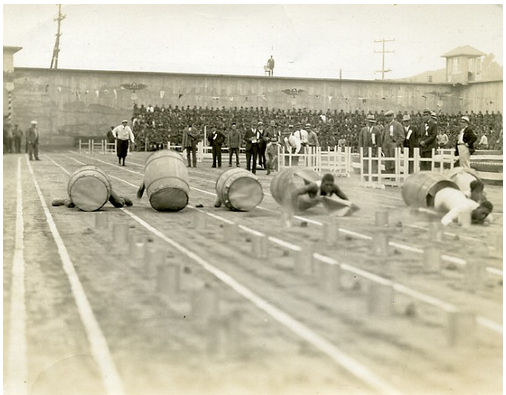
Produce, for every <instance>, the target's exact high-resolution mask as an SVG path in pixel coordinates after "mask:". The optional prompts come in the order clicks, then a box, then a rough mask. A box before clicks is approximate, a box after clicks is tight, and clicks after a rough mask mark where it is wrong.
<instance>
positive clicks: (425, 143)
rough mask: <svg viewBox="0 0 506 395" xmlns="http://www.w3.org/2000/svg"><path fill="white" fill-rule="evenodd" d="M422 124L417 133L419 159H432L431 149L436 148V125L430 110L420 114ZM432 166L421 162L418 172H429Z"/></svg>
mask: <svg viewBox="0 0 506 395" xmlns="http://www.w3.org/2000/svg"><path fill="white" fill-rule="evenodd" d="M422 121H423V123H422V124H421V125H420V130H419V131H418V138H419V145H420V157H421V158H422V159H423V158H432V149H433V148H434V149H436V148H437V123H436V120H435V119H434V118H433V117H432V115H431V111H430V110H427V109H425V110H423V113H422ZM431 169H432V164H431V163H430V162H421V163H420V170H431Z"/></svg>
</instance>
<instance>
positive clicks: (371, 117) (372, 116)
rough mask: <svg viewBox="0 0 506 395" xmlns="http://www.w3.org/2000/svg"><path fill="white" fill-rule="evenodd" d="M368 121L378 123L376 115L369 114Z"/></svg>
mask: <svg viewBox="0 0 506 395" xmlns="http://www.w3.org/2000/svg"><path fill="white" fill-rule="evenodd" d="M367 121H368V122H376V118H374V115H372V114H369V115H368V116H367Z"/></svg>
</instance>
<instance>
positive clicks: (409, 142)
mask: <svg viewBox="0 0 506 395" xmlns="http://www.w3.org/2000/svg"><path fill="white" fill-rule="evenodd" d="M402 126H403V127H404V132H405V135H406V138H405V139H404V147H405V148H407V149H408V157H410V158H412V157H413V154H414V151H415V148H418V147H419V145H418V134H417V132H416V129H415V128H414V127H412V126H411V117H410V116H409V115H408V114H407V115H404V116H403V117H402ZM408 167H409V170H408V173H409V174H411V173H413V168H414V163H413V162H412V161H409V165H408Z"/></svg>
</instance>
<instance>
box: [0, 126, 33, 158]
mask: <svg viewBox="0 0 506 395" xmlns="http://www.w3.org/2000/svg"><path fill="white" fill-rule="evenodd" d="M24 135H25V133H24V132H23V130H21V129H20V128H19V125H14V127H12V125H11V124H10V123H8V122H6V120H5V119H4V153H7V154H13V153H17V154H20V153H21V142H22V140H23V136H24ZM25 138H26V144H25V152H26V153H28V156H29V158H30V160H34V159H35V160H40V159H39V129H38V128H37V121H32V122H31V124H30V128H28V130H27V131H26V135H25Z"/></svg>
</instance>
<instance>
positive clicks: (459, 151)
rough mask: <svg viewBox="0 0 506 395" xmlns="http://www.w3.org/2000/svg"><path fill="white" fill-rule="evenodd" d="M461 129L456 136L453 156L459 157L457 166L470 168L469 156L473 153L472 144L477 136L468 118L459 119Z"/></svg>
mask: <svg viewBox="0 0 506 395" xmlns="http://www.w3.org/2000/svg"><path fill="white" fill-rule="evenodd" d="M460 124H461V126H462V129H461V130H460V132H459V134H458V136H457V144H456V147H455V155H457V156H458V157H459V165H460V166H461V167H463V168H467V169H469V168H471V162H470V160H471V155H472V154H473V152H474V143H475V142H476V140H477V138H478V136H476V133H474V131H473V129H472V128H471V126H470V122H469V117H467V116H463V117H462V118H460Z"/></svg>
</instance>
